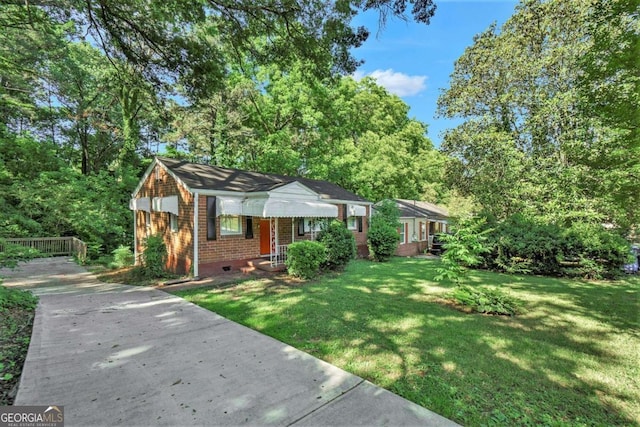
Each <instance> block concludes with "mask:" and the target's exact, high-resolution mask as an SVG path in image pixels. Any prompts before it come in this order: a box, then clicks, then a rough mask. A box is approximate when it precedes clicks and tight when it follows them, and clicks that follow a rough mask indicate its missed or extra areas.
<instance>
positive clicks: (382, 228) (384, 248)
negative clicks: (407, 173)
mask: <svg viewBox="0 0 640 427" xmlns="http://www.w3.org/2000/svg"><path fill="white" fill-rule="evenodd" d="M399 218H400V211H399V210H398V206H397V205H396V204H395V202H393V201H392V200H384V201H382V202H381V203H380V204H379V205H377V206H376V211H375V213H374V214H373V216H372V217H371V222H370V224H369V231H368V233H367V244H368V246H369V252H370V254H371V257H373V259H374V260H376V261H378V262H384V261H388V260H389V258H391V257H392V256H393V254H394V253H395V252H396V249H397V248H398V242H400V235H399V234H398V227H400V225H401V224H400V220H399Z"/></svg>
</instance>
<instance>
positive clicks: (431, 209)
mask: <svg viewBox="0 0 640 427" xmlns="http://www.w3.org/2000/svg"><path fill="white" fill-rule="evenodd" d="M396 203H397V204H398V207H399V208H400V210H402V209H403V208H404V209H409V210H410V211H411V212H416V213H425V214H427V217H430V218H434V217H435V218H442V219H444V218H448V217H449V211H448V210H447V209H446V208H443V207H442V206H438V205H434V204H433V203H429V202H423V201H420V200H406V199H396ZM410 216H415V215H410Z"/></svg>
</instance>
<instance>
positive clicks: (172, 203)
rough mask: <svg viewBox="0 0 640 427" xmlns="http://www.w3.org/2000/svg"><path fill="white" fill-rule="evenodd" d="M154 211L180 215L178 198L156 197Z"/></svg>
mask: <svg viewBox="0 0 640 427" xmlns="http://www.w3.org/2000/svg"><path fill="white" fill-rule="evenodd" d="M153 210H154V211H156V212H170V213H172V214H174V215H178V196H167V197H154V198H153Z"/></svg>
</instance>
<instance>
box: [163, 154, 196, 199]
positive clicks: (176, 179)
mask: <svg viewBox="0 0 640 427" xmlns="http://www.w3.org/2000/svg"><path fill="white" fill-rule="evenodd" d="M154 160H155V161H156V163H157V164H158V165H160V166H161V167H162V169H164V170H165V172H167V173H168V174H169V175H171V177H172V178H173V179H175V181H176V183H177V184H178V185H181V186H182V187H183V188H184V189H185V190H187V191H188V192H189V193H193V190H192V189H191V188H189V186H188V185H187V184H186V183H185V182H184V181H182V180H181V179H180V178H178V175H176V174H174V173H173V172H172V171H171V169H169V168H168V167H167V165H165V164H164V163H162V162H161V161H160V160H158V158H157V157H156V158H155V159H154Z"/></svg>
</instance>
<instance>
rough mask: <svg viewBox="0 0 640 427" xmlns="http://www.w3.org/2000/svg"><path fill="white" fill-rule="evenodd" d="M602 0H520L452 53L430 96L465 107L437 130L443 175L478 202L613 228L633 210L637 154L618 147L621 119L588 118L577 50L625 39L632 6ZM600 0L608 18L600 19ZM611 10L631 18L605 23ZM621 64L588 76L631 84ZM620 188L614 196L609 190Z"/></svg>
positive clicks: (507, 211)
mask: <svg viewBox="0 0 640 427" xmlns="http://www.w3.org/2000/svg"><path fill="white" fill-rule="evenodd" d="M605 3H606V2H605ZM612 3H615V4H616V5H617V6H613V5H607V7H604V9H602V10H601V9H599V8H598V5H600V2H598V1H595V0H594V1H590V2H583V1H578V0H550V1H543V0H526V1H523V2H522V3H521V4H520V5H518V7H517V8H516V13H515V14H514V15H513V16H512V17H511V18H510V19H509V20H508V21H507V22H506V23H505V24H504V25H503V27H502V28H501V29H500V31H497V29H496V27H495V26H491V27H490V28H489V29H487V30H486V31H485V32H483V33H481V34H479V35H478V36H476V37H475V38H474V43H473V45H472V46H470V47H469V48H467V50H466V51H465V53H464V54H463V55H462V56H461V57H460V58H459V59H458V60H457V61H456V64H455V69H454V72H453V74H452V76H451V86H450V88H449V89H447V90H446V91H444V92H443V94H442V95H441V97H440V98H439V100H438V111H439V114H440V115H442V116H445V117H450V118H453V117H458V118H463V119H464V122H463V123H462V124H461V125H459V126H457V127H456V128H455V129H452V130H450V131H449V132H447V133H446V134H445V138H444V142H443V145H442V146H443V150H444V152H445V153H447V154H449V155H450V156H451V157H452V158H453V159H454V161H452V162H451V163H450V164H449V170H448V174H447V175H448V176H449V177H450V178H451V182H452V184H453V185H454V186H455V188H457V189H458V190H459V191H460V192H461V193H462V194H463V195H473V196H474V197H476V198H477V200H478V201H479V202H480V203H481V204H482V206H483V208H484V209H485V210H486V211H487V212H488V214H490V215H492V216H494V217H496V218H498V219H504V218H506V217H508V216H510V215H512V214H514V213H516V212H523V213H526V214H527V215H530V216H538V217H542V218H545V219H546V220H547V221H551V222H555V223H558V224H564V225H568V224H571V223H572V222H574V221H587V222H592V223H601V222H612V223H614V224H616V225H617V226H619V227H620V228H621V229H625V228H628V226H629V224H630V223H633V222H634V221H637V215H638V214H637V209H635V208H632V207H631V206H632V204H629V203H628V202H629V201H633V200H637V199H634V197H637V192H635V194H633V191H632V190H631V185H632V182H633V179H632V177H633V176H634V173H635V172H633V171H634V170H635V165H637V162H636V161H635V160H634V159H637V158H638V156H635V157H634V156H633V155H632V153H633V152H631V153H629V152H627V151H625V150H624V149H623V147H627V148H630V147H629V146H628V145H626V146H625V145H624V143H623V142H622V141H623V140H624V138H617V136H616V135H618V136H619V135H622V133H620V131H619V129H620V128H618V130H617V131H616V130H613V131H612V130H610V129H607V126H606V125H605V122H604V121H603V120H601V119H598V120H594V114H593V111H595V110H598V108H597V104H596V103H595V100H596V98H597V96H594V97H593V98H592V100H591V101H589V99H588V97H585V96H584V90H583V87H584V86H585V82H584V76H585V67H586V65H585V62H584V61H585V58H588V57H591V58H592V59H594V58H599V56H600V54H601V53H603V54H604V56H605V58H609V59H611V58H612V57H613V56H615V54H614V53H613V52H616V50H615V49H613V50H612V48H610V49H609V52H607V51H606V49H605V48H603V43H604V42H603V43H600V42H598V38H608V40H609V42H610V43H612V44H614V45H617V43H622V46H623V47H622V48H621V49H627V50H629V49H631V48H630V46H631V45H632V44H633V43H632V40H635V39H634V38H633V37H631V34H637V20H636V21H633V20H632V19H631V16H632V14H631V11H630V8H628V7H627V8H626V9H625V7H622V6H619V3H617V2H612ZM622 3H623V4H626V3H624V2H622ZM602 5H604V3H603V4H602ZM636 7H637V6H636ZM633 10H635V9H633ZM602 11H604V13H605V14H607V16H611V17H612V19H602V18H603V17H602V15H601V13H602ZM625 14H626V15H625ZM614 18H615V19H614ZM616 22H618V23H624V22H626V23H628V24H629V25H627V26H626V27H625V26H624V25H622V27H623V28H633V30H617V29H613V28H612V25H614V26H615V25H616V24H615V23H616ZM632 22H635V26H634V24H632ZM624 31H627V32H626V33H625V32H624ZM600 33H602V34H601V35H598V34H600ZM622 33H624V34H625V35H622ZM605 34H606V36H605ZM636 38H637V37H636ZM613 40H615V42H614V41H613ZM604 44H605V45H607V43H604ZM625 46H627V47H625ZM634 58H635V57H634ZM594 60H595V59H594ZM596 63H600V59H598V60H597V61H596ZM599 69H600V70H601V71H602V70H603V69H602V68H599ZM631 70H632V67H631V66H628V67H627V71H624V72H622V77H621V78H620V81H617V79H616V78H612V77H611V76H612V75H610V76H609V77H607V76H605V75H602V74H601V75H600V76H598V72H596V71H595V70H594V71H593V73H591V80H590V81H589V83H588V87H591V88H592V89H593V88H595V87H601V85H604V87H607V88H609V89H612V90H615V89H613V87H616V86H619V85H623V84H628V83H632V82H636V84H637V80H634V79H635V77H633V72H632V71H631ZM615 75H616V76H618V74H615ZM613 82H616V83H613ZM624 88H625V90H623V91H622V92H623V94H626V95H621V98H620V99H619V101H620V102H619V104H618V105H622V103H623V102H627V101H629V100H631V99H632V95H631V94H632V93H634V92H633V90H632V88H631V86H625V87H624ZM635 93H637V91H636V92H635ZM623 99H624V100H625V101H622V100H623ZM587 105H590V106H591V107H587ZM627 105H628V104H627ZM585 111H592V113H585ZM599 111H600V112H601V113H602V114H604V115H606V116H608V117H609V116H613V115H615V114H613V112H612V111H611V110H609V113H607V112H606V111H607V110H606V109H605V110H599ZM599 114H600V113H599ZM626 117H629V116H628V115H626ZM616 120H618V119H616ZM627 144H628V142H627ZM604 147H607V149H606V150H605V148H604ZM618 147H619V148H620V149H618ZM610 148H614V149H613V150H611V149H610ZM603 152H609V153H610V154H607V155H604V156H603V155H602V153H603ZM623 153H624V155H623ZM627 154H629V156H628V158H627V157H626V155H627ZM623 156H625V158H626V161H622V157H623ZM614 165H615V166H614ZM619 188H624V189H625V190H624V196H620V197H619V196H617V195H616V196H613V195H612V194H611V193H612V192H617V191H618V189H619ZM633 211H636V212H633ZM633 218H635V219H633Z"/></svg>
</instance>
